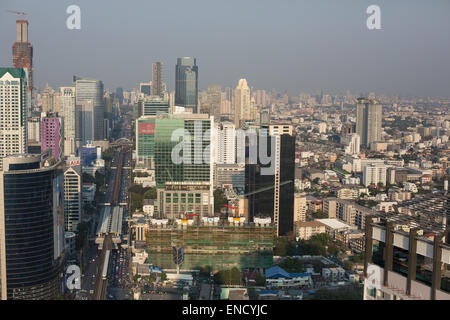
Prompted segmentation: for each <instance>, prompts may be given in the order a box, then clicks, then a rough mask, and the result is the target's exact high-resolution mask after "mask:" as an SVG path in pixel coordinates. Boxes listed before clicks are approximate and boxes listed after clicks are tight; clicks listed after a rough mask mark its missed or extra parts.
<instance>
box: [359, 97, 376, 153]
mask: <svg viewBox="0 0 450 320" xmlns="http://www.w3.org/2000/svg"><path fill="white" fill-rule="evenodd" d="M381 122H382V108H381V104H380V103H379V102H378V101H376V100H368V99H364V98H359V99H358V103H357V110H356V133H357V134H359V136H360V137H361V144H363V145H365V146H366V147H369V146H370V144H371V143H372V142H376V141H381Z"/></svg>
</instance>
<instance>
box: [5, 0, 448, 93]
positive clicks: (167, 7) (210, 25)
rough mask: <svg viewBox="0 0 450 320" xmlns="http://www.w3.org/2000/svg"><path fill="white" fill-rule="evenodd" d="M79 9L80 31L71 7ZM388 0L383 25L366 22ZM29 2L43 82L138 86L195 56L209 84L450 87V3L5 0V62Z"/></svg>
mask: <svg viewBox="0 0 450 320" xmlns="http://www.w3.org/2000/svg"><path fill="white" fill-rule="evenodd" d="M71 4H77V5H79V6H80V8H81V30H68V29H67V28H66V19H67V17H68V16H69V15H68V14H66V8H67V7H68V6H69V5H71ZM371 4H378V5H379V6H380V7H381V26H382V30H373V31H370V30H368V29H367V27H366V19H367V17H368V15H367V14H366V9H367V7H368V6H369V5H371ZM6 9H9V10H16V11H25V12H27V13H28V16H27V19H28V20H29V22H30V29H29V34H30V41H31V43H32V45H33V47H34V67H35V81H36V84H37V85H38V86H39V87H41V88H42V87H43V86H44V85H45V83H47V82H48V83H49V84H50V85H51V86H52V87H58V86H63V85H68V84H71V82H72V76H73V75H74V74H76V75H79V76H85V77H91V78H96V79H101V80H103V81H104V83H105V87H108V88H112V89H114V88H116V87H118V86H123V87H124V88H133V87H137V85H138V83H139V82H140V81H148V80H150V79H151V64H152V62H154V61H162V62H163V63H164V81H166V82H167V83H168V85H169V89H173V88H174V73H175V63H176V58H177V57H182V56H193V57H196V58H197V64H198V66H199V85H200V89H204V88H206V87H207V85H209V84H219V85H222V86H233V87H235V86H236V85H237V83H238V80H239V79H240V78H246V79H247V80H248V83H249V85H250V86H253V87H255V88H261V89H269V90H270V89H276V90H280V91H284V90H287V91H288V92H289V93H291V94H297V93H299V92H313V91H316V90H320V89H323V90H324V91H325V92H327V91H328V92H343V91H345V90H347V89H349V90H351V91H353V92H369V91H374V92H376V93H386V94H400V95H414V96H446V97H449V96H450V1H449V0H433V1H425V0H422V1H416V0H395V1H393V0H388V1H384V0H371V1H366V0H339V1H336V0H309V1H302V0H277V1H275V0H220V1H218V0H190V1H189V0H184V1H178V0H159V1H144V0H127V1H125V0H122V1H115V0H109V1H107V0H94V1H93V0H71V1H66V0H51V1H50V0H39V1H36V0H0V43H1V46H0V66H10V65H11V64H12V54H11V46H12V44H13V42H14V41H15V37H16V29H15V28H16V27H15V20H16V16H15V15H13V14H9V13H7V12H5V10H6Z"/></svg>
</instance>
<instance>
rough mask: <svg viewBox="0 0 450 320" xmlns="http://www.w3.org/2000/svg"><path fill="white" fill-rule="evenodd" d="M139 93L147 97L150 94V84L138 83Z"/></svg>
mask: <svg viewBox="0 0 450 320" xmlns="http://www.w3.org/2000/svg"><path fill="white" fill-rule="evenodd" d="M139 92H140V93H142V94H144V95H146V96H149V95H151V94H152V82H141V83H139Z"/></svg>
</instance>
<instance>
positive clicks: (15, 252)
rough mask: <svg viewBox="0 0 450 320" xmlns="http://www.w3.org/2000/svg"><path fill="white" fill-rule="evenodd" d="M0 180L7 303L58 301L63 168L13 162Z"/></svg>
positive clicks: (0, 260) (0, 258) (31, 159)
mask: <svg viewBox="0 0 450 320" xmlns="http://www.w3.org/2000/svg"><path fill="white" fill-rule="evenodd" d="M4 164H5V168H4V171H3V172H2V173H1V175H0V191H1V198H0V200H1V203H0V230H1V231H0V278H1V296H2V299H8V300H9V299H13V300H16V299H17V300H40V299H52V298H54V297H55V296H56V295H58V294H60V293H61V288H62V286H61V276H62V271H63V270H62V267H63V263H62V260H63V250H64V244H63V242H62V241H63V240H64V237H63V230H61V228H60V227H62V228H63V224H64V218H63V198H62V190H61V188H60V187H61V184H62V183H61V180H62V167H61V165H60V164H61V163H60V162H59V163H57V164H55V165H51V166H48V167H40V156H31V155H25V156H24V155H21V156H17V157H8V160H7V161H5V163H4Z"/></svg>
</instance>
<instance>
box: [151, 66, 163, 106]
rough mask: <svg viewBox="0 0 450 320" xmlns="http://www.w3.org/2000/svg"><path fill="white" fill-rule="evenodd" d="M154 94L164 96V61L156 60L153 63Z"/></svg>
mask: <svg viewBox="0 0 450 320" xmlns="http://www.w3.org/2000/svg"><path fill="white" fill-rule="evenodd" d="M152 96H158V97H161V98H163V97H164V91H163V83H162V62H154V63H153V64H152Z"/></svg>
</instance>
